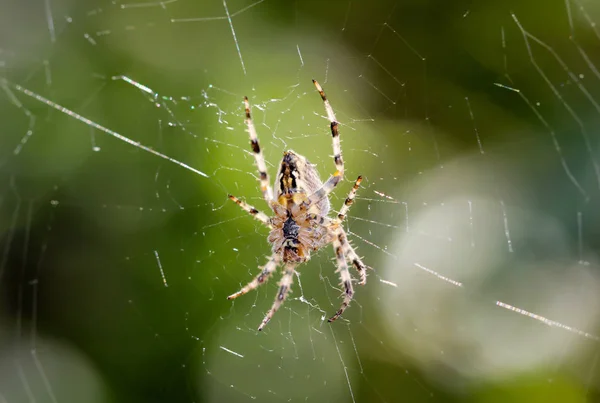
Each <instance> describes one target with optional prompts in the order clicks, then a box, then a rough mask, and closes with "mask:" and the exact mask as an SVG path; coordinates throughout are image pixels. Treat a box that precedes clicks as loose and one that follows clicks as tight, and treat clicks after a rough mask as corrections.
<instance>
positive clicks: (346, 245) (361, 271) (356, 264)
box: [338, 228, 367, 285]
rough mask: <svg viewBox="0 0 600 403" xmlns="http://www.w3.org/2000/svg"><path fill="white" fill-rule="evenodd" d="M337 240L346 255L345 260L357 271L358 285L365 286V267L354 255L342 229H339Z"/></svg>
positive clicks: (358, 257)
mask: <svg viewBox="0 0 600 403" xmlns="http://www.w3.org/2000/svg"><path fill="white" fill-rule="evenodd" d="M338 237H339V240H340V242H341V244H342V248H343V249H344V254H345V255H346V259H348V261H349V262H351V263H352V266H354V268H355V269H356V271H358V275H359V277H360V281H359V283H358V284H360V285H365V284H367V266H366V265H365V264H364V263H363V261H362V260H361V258H360V256H358V255H357V254H356V252H355V251H354V248H353V247H352V245H350V242H348V238H347V237H346V233H345V232H344V230H343V229H341V228H340V229H339V235H338Z"/></svg>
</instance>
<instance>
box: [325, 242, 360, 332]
mask: <svg viewBox="0 0 600 403" xmlns="http://www.w3.org/2000/svg"><path fill="white" fill-rule="evenodd" d="M342 240H344V242H345V235H343V232H340V233H338V236H337V237H336V238H335V239H334V240H333V249H334V250H335V257H336V259H337V266H338V269H337V270H336V271H337V272H339V273H340V278H341V279H342V285H343V286H344V300H343V301H342V306H341V307H340V309H338V311H337V312H336V313H335V315H333V316H332V317H331V318H329V320H328V321H329V322H333V321H334V320H336V319H337V318H339V317H340V316H341V315H342V314H343V313H344V311H345V310H346V308H347V307H348V305H350V301H352V297H353V296H354V288H353V287H352V277H350V272H349V271H348V263H347V262H346V256H345V255H344V249H343V247H342V244H343V241H342Z"/></svg>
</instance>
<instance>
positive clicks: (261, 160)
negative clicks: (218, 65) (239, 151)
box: [244, 97, 273, 205]
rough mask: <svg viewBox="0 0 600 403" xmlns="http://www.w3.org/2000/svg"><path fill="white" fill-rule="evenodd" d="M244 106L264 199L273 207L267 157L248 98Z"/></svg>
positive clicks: (245, 99)
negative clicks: (259, 139) (263, 150)
mask: <svg viewBox="0 0 600 403" xmlns="http://www.w3.org/2000/svg"><path fill="white" fill-rule="evenodd" d="M244 106H245V108H246V126H247V127H248V133H249V134H250V146H251V147H252V152H253V153H254V159H255V160H256V166H257V167H258V174H259V175H260V190H261V191H262V195H263V198H264V199H265V201H266V202H267V203H268V204H269V205H271V203H272V202H273V189H272V188H271V185H270V184H269V174H268V173H267V164H266V163H265V157H264V155H263V153H262V150H261V149H260V145H259V144H258V135H257V134H256V128H255V127H254V122H253V121H252V116H251V115H250V102H248V97H244Z"/></svg>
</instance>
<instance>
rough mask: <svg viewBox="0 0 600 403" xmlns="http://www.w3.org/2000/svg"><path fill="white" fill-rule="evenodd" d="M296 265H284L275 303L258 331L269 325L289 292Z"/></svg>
mask: <svg viewBox="0 0 600 403" xmlns="http://www.w3.org/2000/svg"><path fill="white" fill-rule="evenodd" d="M295 267H296V265H295V264H294V263H286V265H285V269H284V271H283V277H282V278H281V281H280V282H279V291H277V296H276V297H275V302H273V306H272V307H271V309H270V310H269V312H268V313H267V315H266V316H265V318H264V319H263V321H262V323H261V324H260V326H259V327H258V330H259V331H261V330H263V328H264V327H265V326H266V325H267V323H269V321H270V320H271V318H272V317H273V315H275V312H277V310H278V309H279V307H280V306H281V304H283V302H284V301H285V298H286V297H287V295H288V292H289V291H290V287H291V286H292V283H293V280H294V268H295Z"/></svg>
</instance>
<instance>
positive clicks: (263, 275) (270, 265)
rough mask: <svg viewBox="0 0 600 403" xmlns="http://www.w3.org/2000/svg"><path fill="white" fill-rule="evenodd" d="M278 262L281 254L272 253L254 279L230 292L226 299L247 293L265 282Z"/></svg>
mask: <svg viewBox="0 0 600 403" xmlns="http://www.w3.org/2000/svg"><path fill="white" fill-rule="evenodd" d="M280 262H281V256H279V255H278V254H273V255H272V256H271V257H270V258H269V261H268V262H267V264H266V265H264V267H263V268H262V271H261V272H260V274H259V275H258V276H256V277H255V278H254V280H252V281H251V282H249V283H248V284H246V285H245V286H244V287H242V289H241V290H239V291H238V292H236V293H235V294H231V295H230V296H228V297H227V299H229V300H231V299H235V298H237V297H239V296H240V295H244V294H247V293H248V292H250V291H252V290H254V289H256V288H258V287H259V286H260V285H261V284H263V283H266V282H267V280H268V279H269V277H271V275H272V274H273V273H274V272H275V270H276V269H277V266H278V265H279V263H280Z"/></svg>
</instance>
